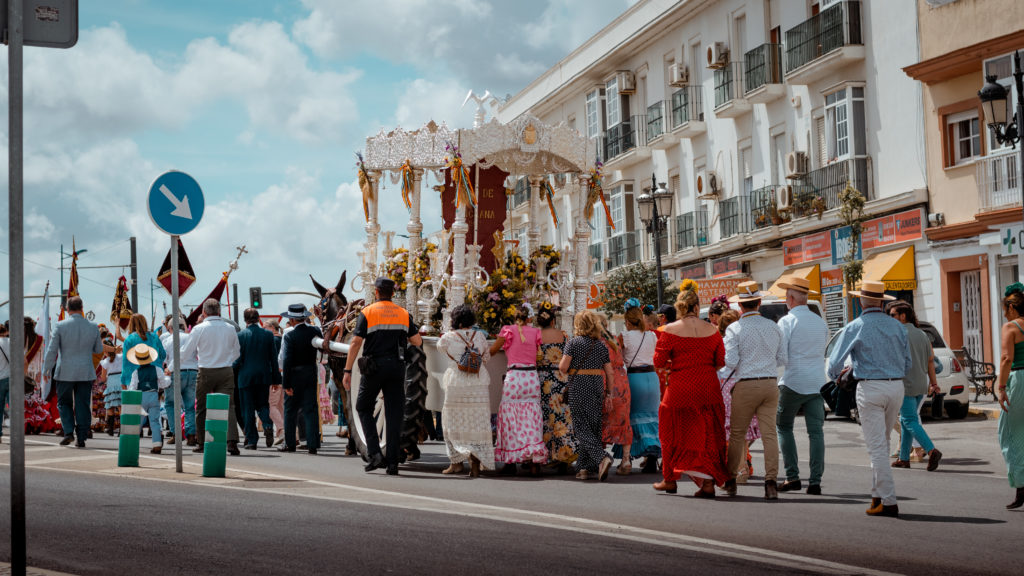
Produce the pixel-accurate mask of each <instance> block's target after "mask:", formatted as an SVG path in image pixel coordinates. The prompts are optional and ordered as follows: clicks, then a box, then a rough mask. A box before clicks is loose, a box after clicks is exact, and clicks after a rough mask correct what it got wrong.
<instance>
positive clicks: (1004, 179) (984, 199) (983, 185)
mask: <svg viewBox="0 0 1024 576" xmlns="http://www.w3.org/2000/svg"><path fill="white" fill-rule="evenodd" d="M975 166H976V169H977V173H976V179H977V183H978V211H979V212H991V211H993V210H1000V209H1002V208H1014V207H1016V208H1020V207H1021V183H1020V170H1021V166H1020V155H1019V154H1018V152H1017V151H1016V150H1009V151H1007V152H1004V153H1001V154H997V155H994V156H987V157H985V158H982V159H981V160H978V161H977V162H976V163H975Z"/></svg>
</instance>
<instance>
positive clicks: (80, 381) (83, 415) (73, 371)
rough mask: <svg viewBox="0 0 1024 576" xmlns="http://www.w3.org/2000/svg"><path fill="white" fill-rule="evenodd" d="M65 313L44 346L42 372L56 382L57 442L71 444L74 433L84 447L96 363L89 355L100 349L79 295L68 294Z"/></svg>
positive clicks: (98, 339) (97, 329)
mask: <svg viewBox="0 0 1024 576" xmlns="http://www.w3.org/2000/svg"><path fill="white" fill-rule="evenodd" d="M67 310H68V314H69V315H68V317H67V318H66V319H64V320H61V321H60V322H58V323H57V327H56V329H54V331H53V336H51V337H50V344H49V346H47V347H46V357H45V359H44V360H43V374H50V375H51V376H50V377H51V379H53V381H54V383H55V384H56V386H57V410H58V411H60V425H61V427H62V428H63V429H64V439H63V440H61V441H60V445H61V446H67V445H68V444H71V442H72V441H74V439H75V433H76V432H77V433H78V443H77V444H76V445H77V446H78V447H79V448H85V439H86V438H88V437H89V426H90V424H91V423H92V383H93V381H94V380H96V367H95V366H94V365H93V363H92V355H93V354H99V353H101V352H103V342H102V341H101V340H100V329H99V328H98V327H97V326H96V325H95V324H93V323H92V322H89V321H88V320H86V319H85V316H83V315H82V299H81V298H80V297H78V296H72V297H71V298H68V302H67Z"/></svg>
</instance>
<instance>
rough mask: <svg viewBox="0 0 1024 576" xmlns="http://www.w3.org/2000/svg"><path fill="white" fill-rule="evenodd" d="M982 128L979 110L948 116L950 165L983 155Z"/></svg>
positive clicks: (947, 131)
mask: <svg viewBox="0 0 1024 576" xmlns="http://www.w3.org/2000/svg"><path fill="white" fill-rule="evenodd" d="M980 130H981V124H980V122H979V121H978V111H977V110H968V111H967V112H961V113H959V114H950V115H949V116H946V138H947V140H946V150H947V151H948V156H947V158H948V162H949V164H948V165H949V166H955V165H957V164H963V163H965V162H970V161H971V160H973V159H974V158H975V157H977V156H981V132H980Z"/></svg>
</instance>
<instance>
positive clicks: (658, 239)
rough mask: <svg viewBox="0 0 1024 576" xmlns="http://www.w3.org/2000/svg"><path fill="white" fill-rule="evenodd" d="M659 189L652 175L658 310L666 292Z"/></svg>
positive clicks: (652, 223) (652, 225)
mask: <svg viewBox="0 0 1024 576" xmlns="http://www.w3.org/2000/svg"><path fill="white" fill-rule="evenodd" d="M657 189H658V181H657V179H656V178H655V177H654V173H653V172H652V173H651V200H652V202H651V203H652V204H653V205H654V206H653V207H654V212H653V217H652V218H651V227H652V228H653V230H654V265H655V268H656V269H657V272H658V308H659V309H660V308H661V298H662V294H664V292H665V287H664V285H663V284H664V280H663V279H662V278H661V216H659V215H658V198H657V197H656V196H655V193H656V190H657Z"/></svg>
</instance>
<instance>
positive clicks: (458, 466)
mask: <svg viewBox="0 0 1024 576" xmlns="http://www.w3.org/2000/svg"><path fill="white" fill-rule="evenodd" d="M464 468H465V467H464V466H463V465H462V462H456V463H454V464H452V465H451V466H449V467H447V468H445V469H444V470H441V474H462V471H463V470H464Z"/></svg>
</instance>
